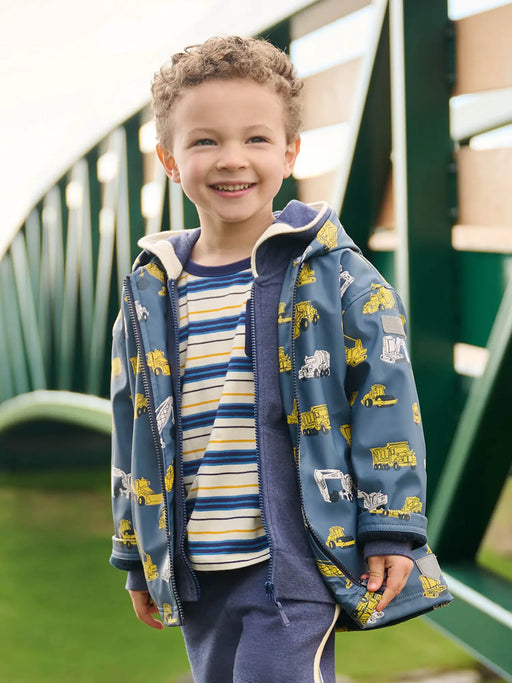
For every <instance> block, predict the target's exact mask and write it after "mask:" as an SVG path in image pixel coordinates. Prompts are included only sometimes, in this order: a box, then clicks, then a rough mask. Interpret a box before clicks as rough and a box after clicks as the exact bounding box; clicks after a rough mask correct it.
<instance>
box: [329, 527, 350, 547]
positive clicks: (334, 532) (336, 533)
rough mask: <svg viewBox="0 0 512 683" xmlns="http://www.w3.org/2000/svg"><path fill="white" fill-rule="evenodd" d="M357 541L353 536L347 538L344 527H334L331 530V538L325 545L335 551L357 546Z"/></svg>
mask: <svg viewBox="0 0 512 683" xmlns="http://www.w3.org/2000/svg"><path fill="white" fill-rule="evenodd" d="M355 544H356V541H355V538H354V537H353V536H345V529H344V528H343V527H342V526H332V527H331V528H330V529H329V536H327V540H326V542H325V545H326V546H327V547H328V548H330V549H331V550H334V548H348V547H350V546H351V545H355Z"/></svg>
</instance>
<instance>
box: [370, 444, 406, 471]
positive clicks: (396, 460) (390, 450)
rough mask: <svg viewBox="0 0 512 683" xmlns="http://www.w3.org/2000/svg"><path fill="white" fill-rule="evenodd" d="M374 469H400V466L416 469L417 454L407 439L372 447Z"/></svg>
mask: <svg viewBox="0 0 512 683" xmlns="http://www.w3.org/2000/svg"><path fill="white" fill-rule="evenodd" d="M370 452H371V454H372V458H373V469H374V470H389V469H391V468H393V469H395V470H398V469H399V468H400V467H410V468H411V469H413V470H414V469H416V454H415V453H414V451H413V450H411V449H410V448H409V443H408V442H407V441H392V442H389V443H387V444H386V445H385V446H379V447H377V448H370Z"/></svg>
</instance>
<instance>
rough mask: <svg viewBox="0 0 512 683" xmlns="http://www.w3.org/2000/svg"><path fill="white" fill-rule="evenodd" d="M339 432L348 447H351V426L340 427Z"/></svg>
mask: <svg viewBox="0 0 512 683" xmlns="http://www.w3.org/2000/svg"><path fill="white" fill-rule="evenodd" d="M340 432H341V434H342V436H343V438H344V439H345V441H346V442H347V444H348V445H349V446H352V425H349V424H348V425H341V427H340Z"/></svg>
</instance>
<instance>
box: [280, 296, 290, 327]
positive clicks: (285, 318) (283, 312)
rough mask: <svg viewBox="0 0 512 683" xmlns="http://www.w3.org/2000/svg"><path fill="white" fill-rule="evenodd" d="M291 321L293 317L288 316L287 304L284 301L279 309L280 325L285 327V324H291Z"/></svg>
mask: <svg viewBox="0 0 512 683" xmlns="http://www.w3.org/2000/svg"><path fill="white" fill-rule="evenodd" d="M291 321H292V317H291V315H286V304H285V303H284V301H281V302H280V303H279V308H278V309H277V322H278V324H279V325H283V324H284V323H291Z"/></svg>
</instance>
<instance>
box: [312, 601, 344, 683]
mask: <svg viewBox="0 0 512 683" xmlns="http://www.w3.org/2000/svg"><path fill="white" fill-rule="evenodd" d="M340 611H341V607H340V606H339V605H334V617H333V620H332V623H331V625H330V626H329V629H328V631H327V633H326V634H325V635H324V637H323V638H322V642H321V643H320V645H319V646H318V650H317V651H316V654H315V661H314V662H313V673H314V683H323V680H324V679H323V678H322V673H321V671H320V660H321V659H322V655H323V653H324V648H325V644H326V642H327V641H328V640H329V636H330V635H331V632H332V630H333V628H334V627H335V625H336V622H337V621H338V617H339V615H340Z"/></svg>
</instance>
